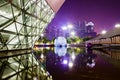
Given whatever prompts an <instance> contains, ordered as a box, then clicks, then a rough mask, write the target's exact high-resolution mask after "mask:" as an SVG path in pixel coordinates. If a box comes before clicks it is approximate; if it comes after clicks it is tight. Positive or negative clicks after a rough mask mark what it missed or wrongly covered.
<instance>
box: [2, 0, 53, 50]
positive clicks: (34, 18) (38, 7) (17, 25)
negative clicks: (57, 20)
mask: <svg viewBox="0 0 120 80" xmlns="http://www.w3.org/2000/svg"><path fill="white" fill-rule="evenodd" d="M54 15H55V12H54V11H53V9H51V7H50V6H49V5H48V3H47V1H46V0H1V1H0V50H13V49H26V48H32V46H33V44H34V42H35V40H36V39H38V37H39V35H40V34H41V33H43V31H44V29H45V28H46V26H47V25H48V23H49V22H50V21H51V19H52V18H53V17H54Z"/></svg>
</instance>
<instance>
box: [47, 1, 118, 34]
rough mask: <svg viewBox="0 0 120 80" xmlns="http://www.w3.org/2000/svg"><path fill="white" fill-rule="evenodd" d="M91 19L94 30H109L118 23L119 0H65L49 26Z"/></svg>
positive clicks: (59, 25)
mask: <svg viewBox="0 0 120 80" xmlns="http://www.w3.org/2000/svg"><path fill="white" fill-rule="evenodd" d="M77 21H87V22H89V21H92V22H93V23H94V24H95V31H97V32H98V33H100V32H101V30H103V29H105V30H110V29H113V28H114V25H115V24H116V23H120V0H66V1H65V3H64V4H63V6H62V7H61V9H60V10H59V11H58V13H57V14H56V16H55V18H54V19H53V20H52V22H51V23H50V24H49V27H50V26H57V27H61V26H63V25H64V24H67V23H75V22H77Z"/></svg>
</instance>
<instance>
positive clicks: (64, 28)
mask: <svg viewBox="0 0 120 80" xmlns="http://www.w3.org/2000/svg"><path fill="white" fill-rule="evenodd" d="M72 28H73V25H72V24H68V25H67V26H63V27H62V30H63V31H66V32H64V36H65V37H67V35H66V34H67V33H69V36H70V35H71V33H70V32H71V29H72ZM67 30H68V31H67Z"/></svg>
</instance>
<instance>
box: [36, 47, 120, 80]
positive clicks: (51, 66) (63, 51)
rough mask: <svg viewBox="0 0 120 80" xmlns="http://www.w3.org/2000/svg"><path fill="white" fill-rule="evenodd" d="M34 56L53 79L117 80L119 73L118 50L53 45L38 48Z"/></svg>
mask: <svg viewBox="0 0 120 80" xmlns="http://www.w3.org/2000/svg"><path fill="white" fill-rule="evenodd" d="M36 57H37V58H38V59H39V60H40V62H41V63H42V64H43V67H44V68H45V69H46V70H47V71H48V72H49V73H50V75H52V77H53V80H86V79H88V80H117V79H118V78H119V74H120V51H119V50H102V51H98V50H92V49H84V48H74V47H72V48H68V49H67V48H66V47H64V48H56V47H55V48H54V49H53V48H51V49H50V50H47V49H42V50H39V51H38V52H37V53H36Z"/></svg>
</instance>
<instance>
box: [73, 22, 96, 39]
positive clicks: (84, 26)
mask: <svg viewBox="0 0 120 80" xmlns="http://www.w3.org/2000/svg"><path fill="white" fill-rule="evenodd" d="M74 26H75V31H76V33H77V35H78V36H79V37H81V38H84V37H95V36H96V32H94V24H93V23H92V22H88V23H87V22H86V21H82V22H79V21H78V22H77V23H75V24H74Z"/></svg>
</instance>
